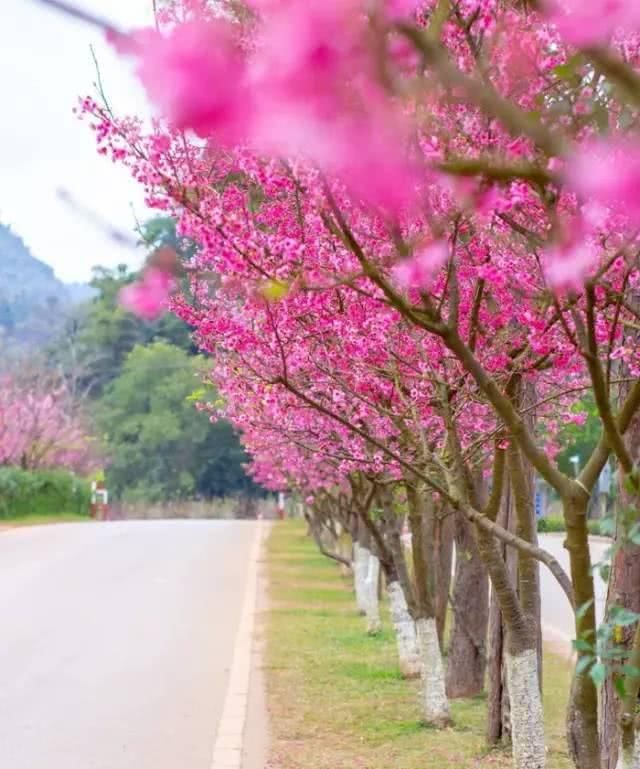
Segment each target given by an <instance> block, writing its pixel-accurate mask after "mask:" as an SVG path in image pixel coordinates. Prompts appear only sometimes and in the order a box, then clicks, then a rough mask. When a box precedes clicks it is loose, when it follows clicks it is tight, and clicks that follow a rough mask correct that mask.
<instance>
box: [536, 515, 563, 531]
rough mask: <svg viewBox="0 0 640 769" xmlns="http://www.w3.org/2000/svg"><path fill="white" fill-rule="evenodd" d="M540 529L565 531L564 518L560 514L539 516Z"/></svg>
mask: <svg viewBox="0 0 640 769" xmlns="http://www.w3.org/2000/svg"><path fill="white" fill-rule="evenodd" d="M538 531H539V532H540V533H547V534H548V533H552V532H557V531H565V525H564V518H562V517H561V516H559V515H557V516H556V515H550V516H549V517H547V518H538Z"/></svg>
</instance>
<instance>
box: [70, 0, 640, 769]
mask: <svg viewBox="0 0 640 769" xmlns="http://www.w3.org/2000/svg"><path fill="white" fill-rule="evenodd" d="M221 10H222V11H223V12H222V13H221ZM639 27H640V17H639V16H638V12H637V8H636V6H635V3H634V2H631V0H627V1H625V0H620V2H618V3H617V4H613V5H612V4H609V3H605V2H599V1H598V2H593V3H590V4H589V5H588V6H586V5H585V4H582V3H578V2H574V1H573V0H563V2H557V3H556V2H554V1H553V0H548V2H545V3H539V4H538V3H533V2H519V1H516V0H512V1H509V0H408V1H407V2H397V0H379V2H372V3H361V2H359V0H339V2H334V3H325V2H315V1H314V0H311V1H310V0H281V2H262V1H260V2H258V1H257V0H255V1H252V2H247V3H246V4H244V3H241V2H240V3H239V2H229V3H224V2H211V3H207V2H204V1H202V2H193V1H189V2H187V0H184V1H181V0H174V1H172V2H167V3H165V4H164V5H163V6H162V7H161V8H160V11H159V14H158V28H157V29H155V30H145V31H142V32H139V33H134V34H131V35H125V34H123V33H121V32H120V31H118V30H113V29H110V30H108V31H109V35H110V37H111V39H112V40H113V41H114V43H115V45H116V46H117V47H118V48H119V50H121V51H122V52H123V54H126V55H131V56H133V57H135V58H136V60H137V62H138V66H139V74H140V77H141V79H142V81H143V83H144V84H145V86H146V88H147V90H148V91H149V94H150V95H151V97H152V98H153V99H154V100H155V101H156V102H157V103H158V105H159V107H160V109H161V110H162V112H163V113H164V116H165V118H166V120H165V121H164V122H163V121H157V122H154V124H153V126H152V127H151V128H150V129H148V130H147V129H145V128H144V127H143V125H142V123H141V122H140V121H139V120H135V119H133V120H132V119H124V120H120V119H118V118H117V117H116V116H114V115H113V113H112V112H111V111H110V109H109V107H108V105H102V104H100V103H97V102H96V101H94V100H92V99H85V100H84V101H83V104H82V109H83V112H84V114H85V115H88V116H90V120H91V123H92V127H93V128H94V130H95V131H96V133H97V137H98V141H99V143H100V147H101V150H102V151H103V152H106V153H111V154H113V156H114V157H115V158H116V159H118V160H124V162H125V163H126V164H127V165H128V166H129V167H130V168H131V170H132V172H133V174H134V176H135V177H136V178H137V179H138V180H139V181H141V182H142V183H143V184H144V186H145V188H146V193H147V199H148V201H149V203H150V204H151V205H155V206H157V207H158V208H159V209H161V210H165V211H166V210H169V211H170V212H171V213H172V214H173V215H175V217H176V218H177V220H178V222H179V232H180V233H181V234H183V235H185V236H188V237H189V238H190V239H191V240H192V241H193V242H195V243H197V244H198V245H199V248H198V250H197V252H196V253H194V254H192V255H191V257H190V259H189V260H188V262H187V263H186V264H185V265H184V268H185V270H186V275H187V283H188V290H187V291H185V290H182V291H178V292H177V293H176V294H175V295H174V298H173V300H172V307H173V310H174V311H175V313H177V314H178V315H179V316H180V317H181V318H182V319H184V320H185V321H187V322H188V323H189V324H191V325H193V326H194V327H195V329H196V339H197V342H198V345H199V346H200V348H201V349H202V350H204V351H205V352H207V353H209V354H211V355H212V356H214V358H215V368H214V370H213V372H212V374H211V377H212V380H213V381H214V382H215V383H216V384H217V386H218V387H219V388H220V392H221V394H222V396H223V398H224V406H223V407H221V408H220V412H221V413H224V414H225V415H226V416H228V417H229V418H230V419H232V420H233V422H234V424H236V425H237V426H238V427H239V428H240V429H241V430H242V431H243V435H244V441H245V444H246V446H247V447H248V448H249V450H250V451H251V453H252V456H253V462H254V473H255V476H256V477H257V478H258V479H259V480H260V481H261V482H263V483H265V484H267V485H270V486H272V487H273V488H278V487H285V486H292V485H293V486H295V487H297V488H299V489H300V490H301V492H302V494H303V495H304V496H305V498H306V499H307V502H308V505H309V508H310V510H311V511H312V512H311V519H310V520H311V526H312V529H313V530H314V531H316V532H317V533H318V539H319V541H320V542H322V543H323V549H325V550H328V547H327V541H326V534H321V532H328V533H329V535H330V536H335V535H336V534H337V533H338V528H337V527H338V526H339V527H340V531H343V530H344V531H347V532H349V533H350V534H351V537H352V539H353V543H354V551H355V554H356V555H355V559H354V570H355V573H356V585H358V586H359V587H358V592H359V594H360V595H361V599H362V604H363V608H365V610H367V612H368V613H369V622H370V627H371V629H372V630H374V629H375V627H376V625H377V617H376V615H375V605H374V604H375V602H374V600H373V596H374V592H373V591H372V590H371V586H372V585H373V584H375V582H376V576H375V572H376V569H377V568H378V567H377V565H376V564H379V565H380V567H381V568H383V569H384V571H385V575H386V578H387V584H388V587H389V592H390V597H391V600H392V605H393V616H394V625H395V627H396V630H397V634H398V641H399V653H400V654H401V665H402V668H403V669H404V670H405V671H406V672H407V673H411V672H412V671H414V670H416V669H418V668H419V669H420V671H421V675H422V679H423V690H424V697H423V713H422V717H423V718H424V719H425V720H427V721H429V722H430V723H432V724H433V725H434V726H438V727H441V726H444V725H446V724H447V723H449V721H450V712H449V707H448V697H449V696H456V694H458V693H460V692H464V693H469V692H471V691H474V690H477V688H478V687H479V686H480V685H481V683H482V680H483V678H484V664H485V659H486V652H485V647H484V644H485V639H486V637H487V630H486V628H487V622H488V621H489V620H488V617H489V616H490V617H491V621H490V623H489V624H490V631H489V635H490V649H491V654H490V657H489V661H490V665H491V666H492V674H491V676H490V677H489V680H490V681H491V686H492V687H493V690H492V692H491V696H490V698H489V707H490V714H489V723H490V732H491V735H492V737H493V738H495V737H496V736H498V733H499V726H498V725H499V723H500V722H501V719H500V717H499V715H498V716H496V711H497V712H498V713H499V708H500V706H501V703H502V702H504V698H503V696H502V692H501V691H500V687H501V686H502V683H501V682H502V681H503V680H505V681H506V689H507V691H508V693H509V698H510V703H511V709H510V729H511V738H512V745H513V755H514V761H515V765H516V766H517V767H518V769H525V768H526V769H533V768H535V769H538V768H540V767H543V766H544V765H545V740H544V724H543V717H542V707H541V697H540V687H539V680H540V631H539V629H540V617H539V615H540V595H539V580H538V569H539V565H540V564H543V565H544V567H545V568H548V569H550V570H551V572H552V574H553V575H554V577H555V578H556V581H557V586H558V590H559V591H560V590H561V591H563V592H564V593H565V594H566V596H567V597H568V599H569V602H570V604H571V605H572V606H573V607H574V610H575V628H576V639H577V640H576V650H577V662H576V668H575V676H574V681H573V685H572V689H571V692H570V696H569V708H568V717H567V739H568V746H569V750H570V754H571V756H572V758H573V761H574V763H575V766H576V767H578V768H579V769H601V767H603V766H606V767H607V769H613V767H615V766H616V765H617V761H618V759H619V762H620V766H622V767H623V768H624V769H629V768H631V767H638V766H639V765H640V736H639V734H638V717H637V707H636V705H637V700H638V693H639V690H640V625H639V624H638V613H637V612H638V611H639V610H640V537H639V533H640V524H639V521H638V519H639V516H638V509H639V508H638V502H639V500H638V497H639V495H640V478H639V473H638V468H637V454H638V447H639V440H640V437H639V434H638V429H639V428H638V424H639V421H638V419H637V414H638V410H639V409H640V380H639V379H638V373H639V371H640V366H639V363H640V361H639V357H638V355H639V353H638V350H639V349H640V348H639V346H638V344H637V333H638V328H639V322H640V310H639V307H638V290H639V289H640V284H639V281H640V273H639V271H638V253H639V251H638V245H639V244H638V235H637V228H638V224H639V223H640V219H639V217H638V214H639V212H640V206H639V205H638V193H637V190H638V184H639V182H640V171H639V168H640V164H639V160H638V159H639V158H640V141H639V140H638V137H637V125H638V107H639V106H640V79H639V77H640V76H639V74H638V66H639V64H640V43H639V38H638V33H639V32H640V29H639ZM192 131H193V132H195V134H197V136H194V135H193V133H192ZM203 139H204V141H203ZM153 269H157V266H154V267H153ZM165 269H166V265H165ZM173 269H174V271H175V272H176V273H178V272H179V269H180V267H179V262H178V261H176V263H175V265H174V267H173ZM157 285H158V284H157V282H156V283H155V286H156V288H157ZM164 285H165V286H166V291H167V292H168V291H169V289H170V287H171V285H172V281H168V280H167V281H166V282H165V284H164ZM144 286H145V284H144V282H143V284H142V288H143V289H144ZM147 287H148V286H147ZM183 288H184V286H183ZM143 294H144V291H143ZM153 299H154V301H155V300H157V299H158V294H157V292H156V294H154V297H153ZM589 392H590V393H591V394H592V397H593V401H594V403H595V410H596V412H597V420H598V424H599V431H598V438H597V442H596V444H595V447H594V448H593V450H592V451H591V453H590V456H589V457H588V459H587V461H586V462H585V464H584V465H583V467H582V469H581V471H580V473H579V475H578V477H574V475H573V473H571V472H569V471H568V470H567V468H566V467H563V466H562V465H561V464H559V463H558V462H557V461H556V456H557V453H558V449H559V446H558V440H559V436H560V435H561V434H562V429H563V426H566V425H567V424H573V425H575V426H576V427H579V426H580V425H582V424H583V423H584V421H585V418H586V415H585V414H583V413H581V411H580V409H579V407H578V406H577V404H578V402H579V401H580V400H581V399H582V398H583V397H584V395H585V393H589ZM611 457H614V458H615V460H616V462H617V464H618V467H619V471H620V479H621V487H622V497H623V504H622V505H621V507H620V511H619V515H618V518H617V521H616V526H615V544H614V547H613V549H612V559H613V562H612V565H611V578H610V590H609V599H608V607H607V620H606V622H605V623H604V625H603V626H601V627H600V628H598V627H597V626H596V617H595V608H594V586H593V576H592V567H593V564H592V563H591V560H590V552H589V544H588V531H587V525H586V512H587V504H588V500H589V497H590V495H591V491H592V489H593V487H594V484H595V483H596V481H597V478H598V476H599V475H600V472H601V471H602V469H603V467H604V465H605V463H606V462H607V461H609V459H610V458H611ZM534 472H536V473H538V474H539V475H540V476H541V477H542V478H543V479H544V480H545V481H546V482H547V483H548V484H549V485H550V486H551V487H552V488H553V489H554V490H555V492H556V494H557V495H558V497H559V499H560V501H561V504H562V509H563V516H564V519H565V523H566V529H567V537H566V546H567V549H568V552H569V557H570V573H569V574H567V573H565V572H564V571H563V569H562V568H561V566H560V565H559V564H558V563H557V562H556V561H555V560H554V558H553V557H552V556H551V555H550V554H549V553H548V552H546V551H545V550H544V549H542V548H540V547H539V546H538V544H537V542H536V532H535V525H534V512H533V484H532V477H533V473H534ZM405 515H406V516H407V517H408V520H409V523H410V526H411V530H412V564H411V566H412V570H413V573H414V577H415V578H414V581H413V582H412V581H411V580H410V579H409V578H408V576H407V574H408V572H409V566H408V564H407V562H406V557H405V553H404V549H403V547H402V545H401V540H400V534H399V531H400V527H401V523H402V519H403V517H404V516H405ZM447 527H450V529H453V532H451V531H450V532H449V533H447V531H446V529H447ZM451 536H453V537H455V540H456V549H457V553H458V555H459V556H462V554H464V557H458V558H457V559H456V573H455V576H454V583H453V605H454V607H456V611H455V612H454V619H453V628H452V642H451V649H450V664H449V671H448V674H445V672H444V664H443V661H442V649H441V643H440V639H441V636H442V621H443V612H444V610H443V605H446V599H447V595H446V594H447V587H448V577H447V575H448V574H449V571H450V560H449V559H450V555H449V554H450V545H449V544H448V542H449V540H450V538H451ZM323 537H324V539H323ZM330 544H331V543H329V545H330ZM371 553H373V555H371ZM334 555H336V554H335V553H334ZM340 557H343V556H340ZM347 560H350V559H347ZM365 563H366V577H364V578H363V576H362V575H363V574H365V566H364V564H365ZM487 577H488V579H489V580H490V582H491V587H492V590H491V595H492V599H491V600H492V601H493V605H492V606H491V607H490V608H489V609H487V606H488V602H489V597H488V582H487ZM498 617H499V619H498ZM439 629H440V634H439V633H438V630H439ZM417 660H419V662H417ZM459 660H463V662H461V663H460V664H459ZM503 661H504V663H505V667H506V675H505V677H504V679H503V677H502V675H501V666H502V664H503ZM447 675H448V677H449V681H448V682H447V680H446V676H447ZM447 683H448V686H447Z"/></svg>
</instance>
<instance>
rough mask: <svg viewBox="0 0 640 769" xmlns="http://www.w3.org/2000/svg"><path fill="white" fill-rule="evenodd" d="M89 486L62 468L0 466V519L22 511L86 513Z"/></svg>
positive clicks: (26, 513) (25, 513) (27, 512)
mask: <svg viewBox="0 0 640 769" xmlns="http://www.w3.org/2000/svg"><path fill="white" fill-rule="evenodd" d="M90 503H91V489H90V486H89V484H88V483H87V482H86V481H83V480H81V479H79V478H77V477H75V476H73V475H71V474H70V473H68V472H64V471H62V470H38V471H27V470H21V469H20V468H17V467H0V519H3V518H13V517H19V516H26V515H55V514H61V513H62V512H63V511H64V512H67V513H79V514H86V515H88V513H89V506H90Z"/></svg>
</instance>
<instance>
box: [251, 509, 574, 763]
mask: <svg viewBox="0 0 640 769" xmlns="http://www.w3.org/2000/svg"><path fill="white" fill-rule="evenodd" d="M267 559H268V571H269V577H270V608H269V613H268V622H267V652H266V667H267V682H268V700H269V711H270V716H271V732H272V763H271V764H270V766H273V767H274V769H454V767H455V768H456V769H472V767H473V768H474V769H475V768H476V767H498V768H499V769H507V767H511V758H510V755H509V754H508V752H506V751H503V750H494V751H490V752H487V749H486V745H485V739H484V732H485V720H486V712H485V702H484V698H482V697H478V698H474V699H468V700H454V701H453V702H452V703H451V706H452V715H453V718H454V722H455V725H454V726H453V727H452V728H450V729H446V730H444V731H437V730H434V729H427V728H425V727H424V726H422V725H421V724H420V722H419V710H418V683H417V682H408V681H404V680H402V679H401V678H400V675H399V672H398V668H397V657H396V647H395V641H394V638H393V635H392V632H391V630H390V623H389V619H388V615H387V611H386V607H383V620H384V625H385V629H384V631H383V632H382V633H381V634H380V635H379V636H376V637H374V638H371V637H368V636H367V635H366V634H365V632H364V620H363V618H362V617H359V616H357V614H356V613H355V610H354V599H353V594H352V591H351V588H350V583H349V581H348V580H347V579H346V578H343V577H341V576H340V573H339V570H338V568H337V566H335V565H334V564H332V563H331V562H330V561H328V560H327V559H326V558H324V557H323V556H322V555H320V554H319V553H318V552H317V550H316V549H315V546H314V545H313V543H312V542H311V541H310V540H308V539H307V538H306V537H305V536H304V529H303V527H302V526H301V525H300V524H299V523H298V522H295V521H292V522H287V523H283V524H277V525H276V526H274V529H273V533H272V535H271V537H270V540H269V544H268V551H267ZM544 675H545V684H544V686H545V718H546V722H547V723H546V726H547V741H548V745H549V756H548V764H547V766H548V769H568V767H569V766H570V762H569V760H568V757H567V755H566V747H565V743H564V709H565V704H566V696H567V692H568V689H569V679H570V665H569V664H568V663H567V662H566V661H565V660H562V659H560V658H558V657H556V656H554V655H551V654H547V655H546V656H545V671H544Z"/></svg>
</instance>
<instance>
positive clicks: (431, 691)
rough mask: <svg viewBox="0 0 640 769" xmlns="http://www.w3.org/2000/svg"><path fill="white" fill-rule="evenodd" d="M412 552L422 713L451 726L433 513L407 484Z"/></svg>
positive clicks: (435, 722) (427, 719)
mask: <svg viewBox="0 0 640 769" xmlns="http://www.w3.org/2000/svg"><path fill="white" fill-rule="evenodd" d="M407 498H408V501H409V510H410V515H409V522H410V525H411V549H412V554H413V564H414V574H415V584H416V610H415V611H416V628H417V633H418V645H419V649H420V657H421V663H422V713H423V718H424V721H425V723H427V724H431V725H433V726H436V727H439V728H440V727H443V726H447V725H448V724H450V723H451V714H450V711H449V702H448V700H447V694H446V687H445V676H444V665H443V663H442V650H441V649H440V643H439V641H438V628H437V625H436V620H435V610H434V595H433V584H434V579H433V574H432V573H431V574H430V573H429V567H431V569H433V564H434V552H433V543H434V537H433V533H434V521H435V517H434V511H433V504H432V502H431V499H430V498H429V497H427V496H425V495H424V490H423V489H420V492H418V491H417V490H416V489H415V488H414V487H413V486H411V485H410V484H407Z"/></svg>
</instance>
